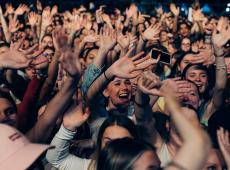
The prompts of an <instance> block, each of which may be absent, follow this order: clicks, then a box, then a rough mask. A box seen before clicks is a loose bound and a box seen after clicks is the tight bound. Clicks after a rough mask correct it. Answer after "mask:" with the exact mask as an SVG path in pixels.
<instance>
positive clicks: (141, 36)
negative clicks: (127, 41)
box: [140, 35, 148, 42]
mask: <svg viewBox="0 0 230 170" xmlns="http://www.w3.org/2000/svg"><path fill="white" fill-rule="evenodd" d="M140 38H141V40H142V41H143V42H147V41H148V40H147V38H145V36H144V35H140Z"/></svg>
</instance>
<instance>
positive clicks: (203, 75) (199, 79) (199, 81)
mask: <svg viewBox="0 0 230 170" xmlns="http://www.w3.org/2000/svg"><path fill="white" fill-rule="evenodd" d="M185 78H186V79H187V80H190V81H192V82H194V83H195V84H196V85H197V86H198V88H199V92H200V93H204V92H205V90H206V89H207V86H208V75H207V72H206V71H205V70H198V69H195V68H194V66H192V67H190V68H189V69H188V71H187V72H186V75H185Z"/></svg>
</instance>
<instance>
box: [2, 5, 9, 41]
mask: <svg viewBox="0 0 230 170" xmlns="http://www.w3.org/2000/svg"><path fill="white" fill-rule="evenodd" d="M0 20H1V24H2V29H3V32H4V35H5V38H6V41H7V42H8V43H9V42H10V39H11V34H10V32H9V29H8V25H7V23H6V20H5V17H4V15H3V12H2V7H1V6H0Z"/></svg>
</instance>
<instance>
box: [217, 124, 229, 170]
mask: <svg viewBox="0 0 230 170" xmlns="http://www.w3.org/2000/svg"><path fill="white" fill-rule="evenodd" d="M217 140H218V143H219V147H220V150H221V152H222V154H223V156H224V159H225V162H226V163H227V167H228V169H229V168H230V142H229V132H228V131H227V130H224V129H223V128H222V127H221V128H220V129H219V130H217Z"/></svg>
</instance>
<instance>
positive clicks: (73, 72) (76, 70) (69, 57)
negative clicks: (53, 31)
mask: <svg viewBox="0 0 230 170" xmlns="http://www.w3.org/2000/svg"><path fill="white" fill-rule="evenodd" d="M60 61H61V65H62V68H63V69H64V70H65V71H66V72H67V73H68V75H69V76H70V77H72V78H77V79H79V78H80V76H81V74H82V69H81V63H80V60H79V56H78V55H77V54H75V53H73V52H72V49H71V48H69V49H66V50H65V51H63V52H62V55H61V57H60Z"/></svg>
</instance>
